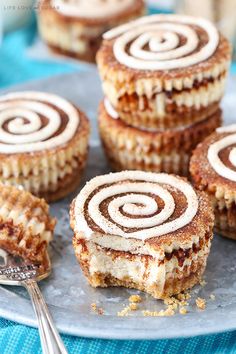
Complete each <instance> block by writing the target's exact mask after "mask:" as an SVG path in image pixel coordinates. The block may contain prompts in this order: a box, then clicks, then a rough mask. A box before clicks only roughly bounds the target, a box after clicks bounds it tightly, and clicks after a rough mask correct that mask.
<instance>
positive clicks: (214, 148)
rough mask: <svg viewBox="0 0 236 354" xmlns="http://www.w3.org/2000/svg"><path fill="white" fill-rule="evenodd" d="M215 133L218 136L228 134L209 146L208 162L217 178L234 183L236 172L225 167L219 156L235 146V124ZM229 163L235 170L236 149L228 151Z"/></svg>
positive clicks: (219, 129)
mask: <svg viewBox="0 0 236 354" xmlns="http://www.w3.org/2000/svg"><path fill="white" fill-rule="evenodd" d="M216 131H217V133H219V134H221V133H222V134H223V133H229V135H227V136H225V137H223V138H222V139H220V140H218V141H216V142H215V143H213V144H211V145H210V147H209V149H208V153H207V157H208V161H209V163H210V165H211V167H212V168H213V169H214V170H215V172H216V173H217V174H218V175H219V176H221V177H224V178H227V179H229V180H231V181H234V182H236V171H234V170H232V169H231V168H230V167H228V166H226V165H225V164H224V162H223V161H222V160H221V158H220V156H219V154H220V152H221V151H223V150H224V149H226V148H228V147H230V146H231V145H236V124H232V125H229V126H227V127H221V128H218V129H216ZM229 161H230V162H231V164H232V165H233V166H234V167H235V168H236V147H232V149H231V150H230V153H229Z"/></svg>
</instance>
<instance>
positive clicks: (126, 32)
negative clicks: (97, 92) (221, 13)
mask: <svg viewBox="0 0 236 354" xmlns="http://www.w3.org/2000/svg"><path fill="white" fill-rule="evenodd" d="M230 54H231V50H230V44H229V42H228V40H227V39H226V38H224V37H223V36H222V35H221V34H220V33H219V32H218V30H217V29H216V28H215V27H214V25H213V24H212V23H211V22H209V21H208V20H205V19H200V18H194V17H190V16H180V15H153V16H147V17H143V18H140V19H138V20H135V21H132V22H130V23H128V24H125V25H122V26H119V27H117V28H115V29H113V30H110V31H109V32H107V33H105V34H104V36H103V43H102V46H101V48H100V50H99V51H98V54H97V63H98V68H99V72H100V76H101V80H102V87H103V91H104V95H105V99H104V101H103V102H101V104H100V108H99V130H100V135H101V139H102V142H103V146H104V150H105V153H106V155H107V157H108V159H109V161H110V163H111V165H112V167H113V168H114V169H115V170H124V169H132V170H145V171H154V172H167V173H176V174H179V175H187V174H188V169H189V159H190V156H191V153H192V150H193V149H194V148H195V147H196V146H197V144H198V143H199V142H200V141H202V140H203V139H204V138H205V137H206V136H208V135H209V134H210V133H212V132H213V131H214V130H215V129H216V128H217V127H219V126H220V125H221V110H220V108H219V104H220V100H221V98H222V96H223V93H224V88H225V80H226V76H227V72H228V67H229V63H230Z"/></svg>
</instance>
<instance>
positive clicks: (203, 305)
mask: <svg viewBox="0 0 236 354" xmlns="http://www.w3.org/2000/svg"><path fill="white" fill-rule="evenodd" d="M196 305H197V307H198V308H199V309H200V310H205V308H206V300H205V299H202V298H201V297H198V298H197V299H196Z"/></svg>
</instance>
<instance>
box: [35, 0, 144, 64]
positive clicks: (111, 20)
mask: <svg viewBox="0 0 236 354" xmlns="http://www.w3.org/2000/svg"><path fill="white" fill-rule="evenodd" d="M144 13H145V3H144V1H143V0H105V1H104V0H43V1H41V2H40V10H39V12H38V25H39V32H40V34H41V36H42V38H43V40H44V41H45V42H46V43H47V45H48V46H49V47H50V48H51V49H53V51H55V52H57V53H60V54H64V55H68V56H71V57H75V58H78V59H82V60H86V61H89V62H94V61H95V55H96V52H97V50H98V48H99V46H100V44H101V41H102V34H103V33H104V32H106V31H107V30H108V29H110V28H113V27H116V26H118V25H120V24H122V23H125V22H129V21H130V20H133V19H135V18H136V17H139V16H141V15H143V14H144Z"/></svg>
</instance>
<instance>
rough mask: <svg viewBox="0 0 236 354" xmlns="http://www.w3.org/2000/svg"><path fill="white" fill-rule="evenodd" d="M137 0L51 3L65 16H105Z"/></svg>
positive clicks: (80, 0)
mask: <svg viewBox="0 0 236 354" xmlns="http://www.w3.org/2000/svg"><path fill="white" fill-rule="evenodd" d="M134 2H135V0H105V1H104V0H52V1H51V4H52V6H54V7H55V8H56V9H57V11H58V12H60V13H62V14H63V15H65V16H73V17H75V16H77V17H85V18H103V17H106V16H112V15H115V14H117V13H119V12H121V11H123V10H125V9H127V8H128V7H129V6H130V5H132V4H134Z"/></svg>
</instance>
